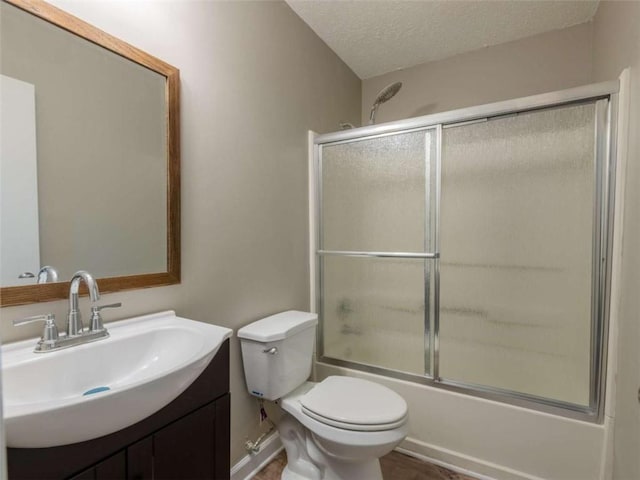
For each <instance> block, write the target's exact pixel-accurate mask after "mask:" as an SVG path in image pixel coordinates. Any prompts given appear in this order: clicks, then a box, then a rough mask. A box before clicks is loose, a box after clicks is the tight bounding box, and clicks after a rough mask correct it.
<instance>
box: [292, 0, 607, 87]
mask: <svg viewBox="0 0 640 480" xmlns="http://www.w3.org/2000/svg"><path fill="white" fill-rule="evenodd" d="M286 2H287V3H288V4H289V6H290V7H291V8H292V9H293V10H294V11H295V12H296V13H297V14H298V15H299V16H300V17H301V18H302V19H303V20H304V21H305V22H306V23H307V24H308V25H309V26H310V27H311V28H312V29H313V30H314V31H315V32H316V33H317V34H318V36H319V37H320V38H322V39H323V40H324V41H325V42H326V43H327V45H329V47H330V48H331V49H332V50H333V51H334V52H336V53H337V54H338V56H339V57H340V58H341V59H342V60H343V61H344V62H345V63H346V64H347V65H349V67H351V69H352V70H353V71H354V72H355V73H356V74H357V75H358V76H359V77H360V78H362V79H365V78H370V77H374V76H377V75H382V74H383V73H387V72H390V71H393V70H398V69H401V68H407V67H412V66H414V65H419V64H421V63H425V62H430V61H433V60H439V59H442V58H446V57H450V56H452V55H457V54H459V53H463V52H468V51H470V50H475V49H478V48H481V47H486V46H489V45H497V44H499V43H504V42H509V41H511V40H516V39H519V38H524V37H529V36H531V35H536V34H538V33H542V32H547V31H550V30H555V29H560V28H565V27H569V26H571V25H577V24H579V23H584V22H587V21H589V20H591V18H592V17H593V15H594V14H595V12H596V9H597V8H598V0H577V1H560V0H533V1H531V0H507V1H504V0H502V1H497V0H476V1H461V0H414V1H406V0H405V1H398V0H377V1H370V0H339V1H335V0H286Z"/></svg>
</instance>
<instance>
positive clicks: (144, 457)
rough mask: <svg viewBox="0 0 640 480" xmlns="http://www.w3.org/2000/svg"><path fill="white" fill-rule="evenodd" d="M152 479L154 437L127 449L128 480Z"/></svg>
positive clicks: (144, 439)
mask: <svg viewBox="0 0 640 480" xmlns="http://www.w3.org/2000/svg"><path fill="white" fill-rule="evenodd" d="M152 479H153V437H147V438H143V439H142V440H140V441H139V442H136V443H134V444H133V445H131V446H129V448H127V480H152Z"/></svg>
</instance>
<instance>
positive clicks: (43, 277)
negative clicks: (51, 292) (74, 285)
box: [38, 265, 58, 283]
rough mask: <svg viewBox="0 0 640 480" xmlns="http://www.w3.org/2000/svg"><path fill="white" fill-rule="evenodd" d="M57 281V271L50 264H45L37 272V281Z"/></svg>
mask: <svg viewBox="0 0 640 480" xmlns="http://www.w3.org/2000/svg"><path fill="white" fill-rule="evenodd" d="M57 281H58V272H57V271H56V269H55V268H53V267H52V266H50V265H46V266H44V267H42V268H41V269H40V271H39V272H38V283H55V282H57Z"/></svg>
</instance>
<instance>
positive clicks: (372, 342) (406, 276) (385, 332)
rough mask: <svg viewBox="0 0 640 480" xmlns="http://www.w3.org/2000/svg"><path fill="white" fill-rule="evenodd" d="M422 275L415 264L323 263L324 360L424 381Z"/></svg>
mask: <svg viewBox="0 0 640 480" xmlns="http://www.w3.org/2000/svg"><path fill="white" fill-rule="evenodd" d="M424 272H425V263H424V260H421V259H388V258H384V259H378V258H363V257H343V256H336V257H334V256H327V257H324V258H323V259H322V276H323V280H324V281H323V297H322V317H323V347H324V355H325V356H327V357H331V358H336V359H340V360H347V361H350V362H358V363H364V364H368V365H374V366H378V367H383V368H389V369H392V370H399V371H402V372H409V373H415V374H418V375H424V373H425V355H426V353H425V325H424V322H425V315H424V308H425V284H424V283H425V281H424V278H425V273H424Z"/></svg>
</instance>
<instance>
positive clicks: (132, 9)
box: [0, 0, 360, 463]
mask: <svg viewBox="0 0 640 480" xmlns="http://www.w3.org/2000/svg"><path fill="white" fill-rule="evenodd" d="M53 3H55V4H56V5H58V6H61V7H62V8H64V9H66V10H67V11H70V12H71V13H73V14H75V15H77V16H79V17H81V18H83V19H85V20H87V21H89V22H90V23H93V24H94V25H96V26H98V27H99V28H102V29H103V30H105V31H107V32H109V33H111V34H113V35H116V36H118V37H120V38H122V39H123V40H125V41H127V42H129V43H131V44H133V45H135V46H137V47H139V48H141V49H143V50H145V51H147V52H149V53H151V54H152V55H155V56H157V57H159V58H162V59H163V60H165V61H167V62H169V63H171V64H173V65H175V66H176V67H178V68H179V69H180V73H181V79H182V90H181V93H182V232H183V237H182V272H183V274H182V284H181V285H178V286H172V287H162V288H154V289H148V290H139V291H130V292H123V293H114V294H109V295H105V296H104V301H105V303H109V302H111V301H122V302H123V304H124V306H123V307H122V308H121V309H120V310H118V311H111V312H110V313H109V314H107V315H106V317H107V319H109V320H114V319H116V318H123V317H127V316H131V315H135V314H139V313H145V312H153V311H158V310H162V309H175V310H176V311H177V312H178V314H179V315H182V316H185V317H188V318H193V319H195V320H201V321H204V322H209V323H215V324H219V325H223V326H226V327H230V328H233V329H234V330H235V329H237V328H239V327H241V326H243V325H245V324H247V323H249V322H251V321H254V320H257V319H259V318H261V317H263V316H266V315H269V314H272V313H275V312H278V311H281V310H285V309H290V308H296V309H303V310H304V309H306V308H308V305H309V293H308V282H309V280H308V267H307V265H308V253H307V252H308V243H307V242H308V234H307V225H308V222H307V217H308V206H307V198H308V195H307V130H309V129H313V130H315V131H318V132H328V131H333V130H336V129H337V126H338V122H339V121H341V120H344V121H357V118H358V116H359V113H360V80H359V79H358V78H357V77H356V76H355V75H354V74H353V73H352V72H351V71H350V70H349V69H348V68H347V67H346V66H345V65H344V64H343V63H342V62H341V61H340V60H339V59H338V58H337V56H336V55H335V54H334V53H333V52H332V51H330V50H329V49H328V47H327V46H326V45H325V44H324V43H323V42H322V41H321V40H320V39H319V38H318V37H317V36H316V35H315V34H314V33H313V32H312V31H311V30H310V29H309V28H308V27H307V26H306V25H305V24H304V23H303V22H302V21H301V20H300V19H299V18H298V17H297V16H296V15H295V14H294V13H293V12H292V11H291V10H290V9H289V7H287V6H286V4H284V3H282V2H177V1H175V2H155V1H146V2H145V1H140V2H115V1H104V2H100V1H96V2H76V1H72V0H68V1H67V0H56V1H54V2H53ZM81 308H83V310H86V309H88V304H87V299H86V298H85V299H83V300H82V301H81ZM66 310H67V308H66V303H65V302H63V301H60V302H51V303H46V304H38V305H33V306H24V307H14V308H4V309H2V310H1V311H0V314H1V315H2V330H1V333H2V337H3V339H4V340H5V341H9V340H15V339H18V338H26V337H29V336H35V335H38V334H39V333H40V332H39V328H38V327H37V326H36V327H33V328H30V327H26V328H24V329H22V327H20V328H19V329H18V328H13V327H11V326H10V322H11V320H13V319H15V318H19V317H22V316H26V315H33V314H37V313H42V312H49V311H51V312H54V313H56V314H57V318H58V323H60V324H63V322H64V318H65V313H66ZM231 346H232V348H231V390H232V396H233V409H232V445H231V449H232V450H231V451H232V454H231V460H232V463H235V462H236V461H237V460H238V459H239V458H241V457H242V456H243V455H244V454H245V452H244V449H243V442H244V440H245V438H246V437H247V436H249V437H255V436H256V433H257V423H258V422H257V418H258V416H257V413H256V403H255V401H254V400H253V399H252V398H251V397H249V395H248V394H247V393H245V388H246V387H245V384H244V377H243V373H242V363H241V359H240V352H239V348H238V344H237V341H236V340H235V339H233V340H232V343H231Z"/></svg>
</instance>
